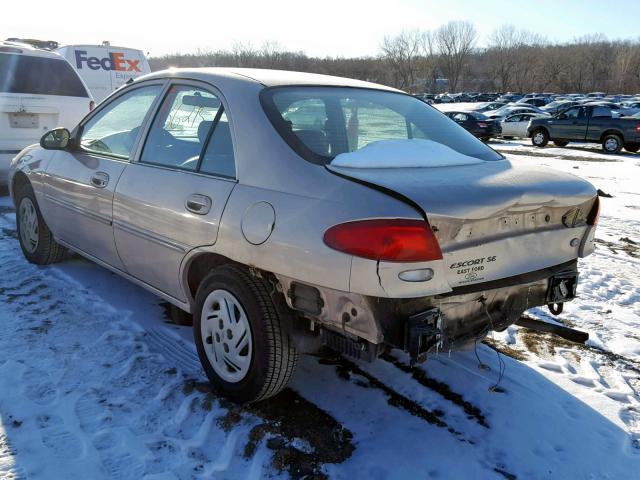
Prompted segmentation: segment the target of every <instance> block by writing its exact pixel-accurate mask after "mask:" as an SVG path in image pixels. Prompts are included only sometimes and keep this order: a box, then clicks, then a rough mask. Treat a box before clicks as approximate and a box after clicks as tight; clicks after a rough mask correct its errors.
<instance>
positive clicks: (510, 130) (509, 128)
mask: <svg viewBox="0 0 640 480" xmlns="http://www.w3.org/2000/svg"><path fill="white" fill-rule="evenodd" d="M520 117H521V115H520V114H516V115H511V116H509V117H507V118H505V119H504V121H503V122H502V136H507V137H515V136H517V135H518V133H517V132H516V125H517V123H518V122H519V121H520Z"/></svg>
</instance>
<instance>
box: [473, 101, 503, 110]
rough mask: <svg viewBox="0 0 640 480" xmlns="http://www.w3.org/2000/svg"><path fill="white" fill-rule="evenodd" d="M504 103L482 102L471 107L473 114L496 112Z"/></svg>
mask: <svg viewBox="0 0 640 480" xmlns="http://www.w3.org/2000/svg"><path fill="white" fill-rule="evenodd" d="M505 105H506V103H504V102H483V103H478V104H477V105H474V106H473V107H472V109H473V111H474V112H487V111H489V110H497V109H498V108H500V107H504V106H505Z"/></svg>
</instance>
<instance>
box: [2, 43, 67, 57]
mask: <svg viewBox="0 0 640 480" xmlns="http://www.w3.org/2000/svg"><path fill="white" fill-rule="evenodd" d="M2 47H4V48H5V49H6V50H7V51H4V52H3V51H2ZM0 53H14V54H15V53H17V54H18V55H29V56H32V57H43V58H55V59H59V60H65V59H64V57H63V56H61V55H60V54H58V53H56V52H52V51H50V50H44V49H42V48H36V47H33V46H31V45H29V44H26V43H20V42H7V41H0ZM65 61H66V60H65Z"/></svg>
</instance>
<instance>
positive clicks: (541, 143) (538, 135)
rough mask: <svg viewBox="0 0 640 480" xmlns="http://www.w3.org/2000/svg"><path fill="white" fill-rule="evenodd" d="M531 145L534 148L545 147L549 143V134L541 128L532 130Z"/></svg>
mask: <svg viewBox="0 0 640 480" xmlns="http://www.w3.org/2000/svg"><path fill="white" fill-rule="evenodd" d="M531 143H532V144H533V146H534V147H540V148H542V147H545V146H546V145H547V143H549V134H548V133H547V131H546V130H544V129H542V128H539V129H538V130H534V131H533V133H532V134H531Z"/></svg>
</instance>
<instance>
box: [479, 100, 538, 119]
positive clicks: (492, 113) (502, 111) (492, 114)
mask: <svg viewBox="0 0 640 480" xmlns="http://www.w3.org/2000/svg"><path fill="white" fill-rule="evenodd" d="M514 113H537V114H540V115H549V114H548V113H546V112H545V111H543V110H541V109H539V108H538V107H534V106H533V105H521V106H520V105H517V104H513V103H511V104H508V105H505V106H504V107H500V108H499V109H497V110H489V111H486V112H484V114H485V115H486V116H487V117H489V118H494V119H498V120H502V119H504V118H506V117H508V116H509V115H513V114H514Z"/></svg>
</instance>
